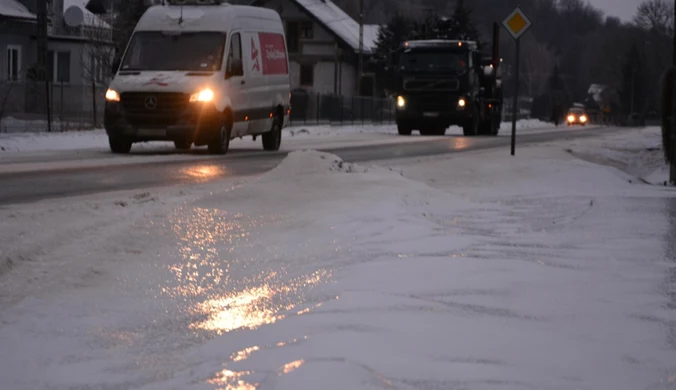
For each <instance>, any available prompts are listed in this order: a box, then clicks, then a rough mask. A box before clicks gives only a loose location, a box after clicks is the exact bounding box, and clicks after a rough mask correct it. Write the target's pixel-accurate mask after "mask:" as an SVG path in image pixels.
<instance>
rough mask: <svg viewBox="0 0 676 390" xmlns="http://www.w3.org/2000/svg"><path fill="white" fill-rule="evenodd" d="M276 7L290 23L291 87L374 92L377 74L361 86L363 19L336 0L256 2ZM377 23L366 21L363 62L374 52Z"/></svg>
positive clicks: (328, 91) (339, 92)
mask: <svg viewBox="0 0 676 390" xmlns="http://www.w3.org/2000/svg"><path fill="white" fill-rule="evenodd" d="M252 5H256V6H261V7H266V8H271V9H274V10H276V11H277V12H278V13H279V14H280V16H281V17H282V20H283V21H284V23H285V26H286V41H287V49H288V51H289V66H290V77H291V87H292V88H293V89H298V88H302V89H304V90H306V91H308V92H312V93H321V94H335V95H342V96H348V97H349V96H353V95H356V94H357V91H358V90H360V92H361V93H360V95H372V94H373V89H374V87H373V86H374V82H373V79H374V75H373V74H363V76H364V79H363V80H362V83H361V86H360V85H359V84H358V80H357V78H358V75H359V71H358V64H359V46H360V45H359V23H357V22H356V21H355V20H354V19H352V18H351V17H350V16H349V15H348V14H347V13H345V11H343V10H342V9H340V7H338V6H337V5H336V4H334V3H333V2H331V0H254V2H253V3H252ZM378 29H379V26H377V25H364V38H363V46H362V56H363V61H364V62H363V63H364V64H366V62H367V60H368V58H369V57H370V56H371V55H372V54H373V52H374V50H375V47H376V40H377V38H378Z"/></svg>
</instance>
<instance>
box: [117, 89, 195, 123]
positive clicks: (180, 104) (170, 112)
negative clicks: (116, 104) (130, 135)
mask: <svg viewBox="0 0 676 390" xmlns="http://www.w3.org/2000/svg"><path fill="white" fill-rule="evenodd" d="M120 101H121V103H122V108H124V112H125V117H126V119H127V121H128V122H129V124H130V125H132V126H134V127H166V126H171V125H174V124H176V122H178V120H179V118H180V117H181V115H182V114H183V113H184V111H185V109H186V107H187V106H188V104H190V97H189V96H188V95H187V94H184V93H180V92H156V93H153V92H123V93H122V94H121V95H120ZM153 103H154V104H153Z"/></svg>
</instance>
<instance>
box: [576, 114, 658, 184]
mask: <svg viewBox="0 0 676 390" xmlns="http://www.w3.org/2000/svg"><path fill="white" fill-rule="evenodd" d="M570 153H571V154H573V155H575V156H576V157H579V158H582V159H585V160H587V161H590V162H593V163H597V164H603V165H609V166H612V167H615V168H617V169H620V170H622V171H624V172H626V173H628V174H630V175H632V176H634V177H637V178H640V179H642V180H644V181H646V182H648V183H651V184H658V185H663V184H664V182H665V181H667V180H668V177H669V175H668V172H669V167H668V165H667V164H666V163H665V161H664V153H663V150H662V136H661V130H660V128H659V127H647V128H641V129H633V130H627V131H622V132H620V133H618V134H613V135H608V136H604V137H600V138H598V139H593V140H576V141H574V142H573V146H572V147H571V148H570Z"/></svg>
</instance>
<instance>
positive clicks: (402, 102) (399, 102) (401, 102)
mask: <svg viewBox="0 0 676 390" xmlns="http://www.w3.org/2000/svg"><path fill="white" fill-rule="evenodd" d="M404 107H406V99H404V97H403V96H397V108H399V109H403V108H404Z"/></svg>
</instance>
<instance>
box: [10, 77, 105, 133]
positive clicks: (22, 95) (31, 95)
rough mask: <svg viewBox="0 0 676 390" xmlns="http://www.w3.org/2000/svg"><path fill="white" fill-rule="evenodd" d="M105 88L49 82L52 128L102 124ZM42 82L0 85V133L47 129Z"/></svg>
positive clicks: (81, 128) (84, 127)
mask: <svg viewBox="0 0 676 390" xmlns="http://www.w3.org/2000/svg"><path fill="white" fill-rule="evenodd" d="M105 90H106V89H105V87H101V86H95V87H92V86H86V85H70V84H64V83H53V84H50V85H49V101H50V110H49V111H50V114H51V123H52V131H70V130H88V129H93V128H97V127H100V126H101V125H102V123H103V109H104V95H105ZM45 93H46V91H45V85H44V83H32V82H23V83H7V82H5V83H2V84H0V132H5V133H8V132H12V133H15V132H41V131H47V118H48V116H47V109H46V100H47V99H46V96H45Z"/></svg>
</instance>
